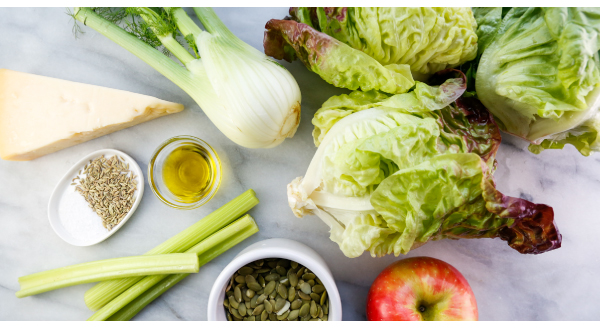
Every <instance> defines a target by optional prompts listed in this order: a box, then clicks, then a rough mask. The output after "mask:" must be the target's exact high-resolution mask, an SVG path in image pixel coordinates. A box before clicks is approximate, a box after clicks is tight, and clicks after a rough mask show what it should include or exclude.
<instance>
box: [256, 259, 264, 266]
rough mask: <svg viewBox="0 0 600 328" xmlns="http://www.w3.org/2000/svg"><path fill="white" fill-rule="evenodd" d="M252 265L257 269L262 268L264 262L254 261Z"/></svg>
mask: <svg viewBox="0 0 600 328" xmlns="http://www.w3.org/2000/svg"><path fill="white" fill-rule="evenodd" d="M254 265H256V266H257V267H262V266H263V265H265V260H256V261H254Z"/></svg>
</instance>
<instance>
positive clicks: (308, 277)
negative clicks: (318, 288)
mask: <svg viewBox="0 0 600 328" xmlns="http://www.w3.org/2000/svg"><path fill="white" fill-rule="evenodd" d="M316 277H317V276H315V275H314V274H312V273H305V274H303V275H302V279H304V280H311V279H315V278H316Z"/></svg>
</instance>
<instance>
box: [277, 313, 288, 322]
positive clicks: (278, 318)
mask: <svg viewBox="0 0 600 328" xmlns="http://www.w3.org/2000/svg"><path fill="white" fill-rule="evenodd" d="M288 315H290V312H284V313H283V314H282V315H278V316H277V320H280V321H282V320H285V319H287V318H288Z"/></svg>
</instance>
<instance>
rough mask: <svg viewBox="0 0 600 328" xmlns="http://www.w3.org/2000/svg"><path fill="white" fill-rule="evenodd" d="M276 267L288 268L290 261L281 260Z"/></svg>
mask: <svg viewBox="0 0 600 328" xmlns="http://www.w3.org/2000/svg"><path fill="white" fill-rule="evenodd" d="M277 265H278V266H280V267H284V268H287V267H289V266H290V260H286V259H281V260H279V261H277Z"/></svg>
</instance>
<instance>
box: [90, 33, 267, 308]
mask: <svg viewBox="0 0 600 328" xmlns="http://www.w3.org/2000/svg"><path fill="white" fill-rule="evenodd" d="M136 40H137V39H136ZM256 204H258V198H256V194H255V193H254V190H252V189H249V190H247V191H245V192H244V193H243V194H241V195H239V196H238V197H236V198H234V199H233V200H231V201H230V202H228V203H227V204H225V205H223V206H221V207H220V208H219V209H217V210H216V211H214V212H212V213H211V214H209V215H207V216H206V217H204V219H202V220H200V221H198V222H196V223H195V224H193V225H192V226H190V227H189V228H187V229H185V230H183V231H182V232H180V233H178V234H177V235H175V236H173V237H171V238H170V239H169V240H167V241H165V242H164V243H162V244H160V245H158V246H157V247H155V248H153V249H152V250H150V251H149V252H147V253H146V255H155V254H168V253H182V252H185V251H187V250H189V249H190V248H191V247H192V246H194V245H196V244H197V243H199V242H200V241H202V240H203V239H205V238H207V237H208V236H210V235H212V234H213V233H215V232H216V231H218V230H219V229H221V228H223V227H224V226H226V225H228V224H229V223H231V222H233V221H234V220H235V219H236V218H239V217H240V216H242V215H243V214H244V213H246V212H248V211H249V210H250V209H251V208H252V207H254V206H255V205H256ZM141 279H142V277H131V278H124V279H115V280H111V281H104V282H101V283H99V284H97V285H95V286H94V287H92V288H90V289H89V290H88V291H87V292H86V293H85V304H86V305H87V306H88V308H90V309H91V310H94V311H95V310H98V309H100V308H101V307H103V306H104V305H106V304H107V303H108V302H110V301H111V300H112V299H113V298H115V297H117V296H118V295H119V294H121V293H122V292H124V291H125V290H127V288H129V287H131V286H133V285H134V284H135V283H136V282H138V281H140V280H141Z"/></svg>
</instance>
